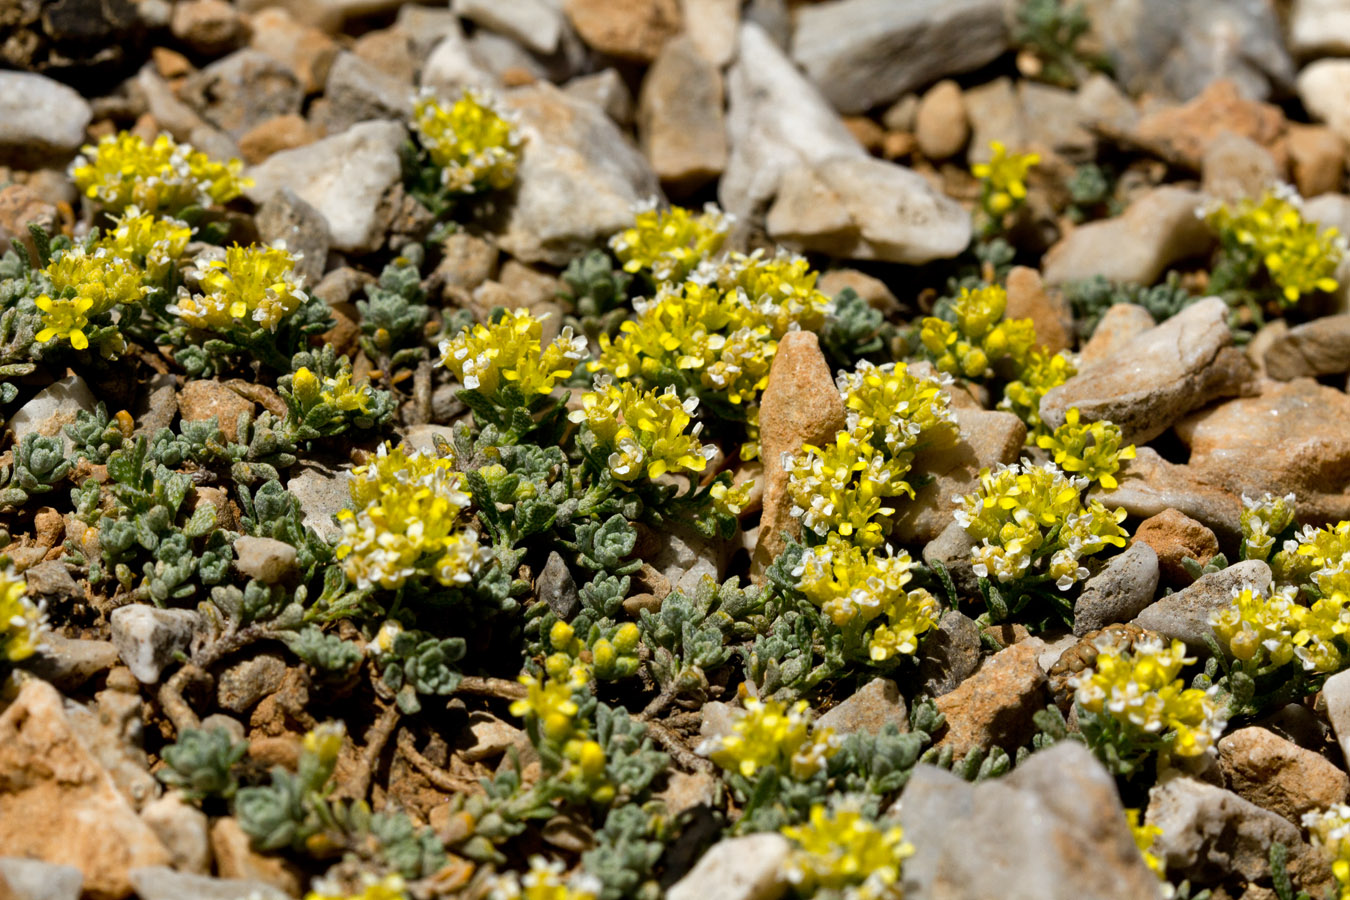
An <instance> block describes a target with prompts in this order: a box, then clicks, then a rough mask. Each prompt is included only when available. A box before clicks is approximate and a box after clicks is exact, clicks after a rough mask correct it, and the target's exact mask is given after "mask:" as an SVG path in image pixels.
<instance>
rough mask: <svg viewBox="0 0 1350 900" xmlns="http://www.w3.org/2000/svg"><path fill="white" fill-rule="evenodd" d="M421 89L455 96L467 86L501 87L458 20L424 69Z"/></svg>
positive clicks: (435, 49)
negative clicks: (471, 44)
mask: <svg viewBox="0 0 1350 900" xmlns="http://www.w3.org/2000/svg"><path fill="white" fill-rule="evenodd" d="M421 82H422V87H423V88H427V89H430V90H432V91H434V92H436V93H437V94H439V95H440V96H442V97H454V96H457V95H458V94H459V92H460V91H462V90H464V88H466V87H488V88H498V87H500V84H499V82H498V79H497V76H496V75H494V74H493V73H492V72H491V71H490V70H489V69H488V68H487V66H485V65H484V63H483V61H482V60H481V59H479V57H478V56H477V55H476V54H475V53H474V52H473V49H472V48H471V47H470V46H469V40H468V38H466V37H465V36H464V32H463V30H462V29H461V28H460V26H459V20H458V18H456V19H454V21H453V22H452V23H450V25H449V26H448V27H447V28H446V29H445V32H444V34H443V35H442V37H441V39H440V40H439V41H437V43H436V44H435V46H434V47H433V48H432V50H431V52H430V53H429V54H428V56H427V60H426V62H425V63H424V64H423V66H422V78H421Z"/></svg>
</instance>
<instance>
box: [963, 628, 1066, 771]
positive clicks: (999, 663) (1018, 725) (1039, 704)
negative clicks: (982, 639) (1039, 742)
mask: <svg viewBox="0 0 1350 900" xmlns="http://www.w3.org/2000/svg"><path fill="white" fill-rule="evenodd" d="M1035 643H1038V642H1032V641H1023V642H1022V643H1019V644H1013V645H1012V646H1010V647H1005V648H1004V649H1002V650H1000V651H999V652H998V653H996V654H994V655H993V656H992V657H990V658H989V659H988V660H986V661H985V663H984V665H982V666H981V667H980V668H979V670H978V671H976V672H975V674H973V675H971V676H970V677H969V678H967V679H966V680H965V681H963V682H962V683H961V684H960V686H958V687H957V688H956V689H955V690H953V691H951V692H949V693H946V694H943V695H942V696H941V697H939V698H938V699H937V708H938V711H939V712H941V713H942V714H943V715H944V716H946V717H947V730H946V732H945V733H943V735H942V736H941V738H940V739H939V740H938V742H937V746H939V747H951V748H952V754H953V756H955V757H956V758H958V759H960V758H961V757H963V756H965V755H966V754H967V753H969V752H970V751H971V750H975V749H977V748H981V747H983V748H985V749H988V748H990V747H1002V748H1003V749H1004V750H1006V751H1008V752H1009V753H1015V752H1016V751H1017V748H1018V747H1020V746H1022V745H1023V744H1025V743H1026V742H1027V741H1029V740H1030V739H1031V736H1032V735H1033V734H1034V733H1035V731H1036V726H1035V723H1033V722H1032V721H1031V716H1032V713H1035V712H1036V711H1038V710H1040V709H1043V708H1044V707H1045V703H1046V697H1045V683H1046V682H1045V672H1044V671H1043V670H1042V669H1041V666H1040V663H1039V662H1037V661H1036V654H1037V649H1038V648H1037V647H1036V646H1035Z"/></svg>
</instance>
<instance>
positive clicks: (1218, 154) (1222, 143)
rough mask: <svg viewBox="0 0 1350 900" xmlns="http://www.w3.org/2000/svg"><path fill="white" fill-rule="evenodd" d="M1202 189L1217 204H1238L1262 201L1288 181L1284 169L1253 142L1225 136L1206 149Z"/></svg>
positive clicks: (1211, 143) (1233, 135) (1213, 141)
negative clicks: (1250, 199) (1248, 199)
mask: <svg viewBox="0 0 1350 900" xmlns="http://www.w3.org/2000/svg"><path fill="white" fill-rule="evenodd" d="M1200 170H1201V171H1200V189H1201V190H1202V191H1204V192H1205V193H1206V194H1208V195H1209V196H1210V197H1213V198H1215V199H1217V200H1222V201H1224V202H1226V203H1234V202H1237V201H1238V200H1241V199H1243V198H1244V197H1259V196H1260V195H1261V194H1262V193H1263V192H1264V191H1266V190H1268V189H1270V188H1272V187H1274V186H1275V185H1277V184H1279V183H1280V182H1282V181H1283V180H1284V167H1283V166H1282V165H1280V164H1279V163H1278V162H1276V161H1275V157H1274V156H1273V155H1272V154H1271V153H1270V151H1269V150H1267V149H1266V148H1265V147H1262V146H1261V145H1260V144H1258V143H1256V141H1253V140H1252V139H1251V138H1245V137H1242V136H1240V135H1236V134H1228V133H1225V134H1221V135H1219V136H1218V137H1216V138H1215V139H1214V140H1212V141H1210V143H1209V146H1208V147H1206V148H1205V158H1204V160H1203V161H1202V162H1201V165H1200Z"/></svg>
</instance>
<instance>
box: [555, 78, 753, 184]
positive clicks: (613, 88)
mask: <svg viewBox="0 0 1350 900" xmlns="http://www.w3.org/2000/svg"><path fill="white" fill-rule="evenodd" d="M563 93H564V94H566V95H567V96H569V97H571V98H572V99H573V100H581V101H584V102H586V103H593V104H595V105H596V106H598V107H600V108H601V109H603V110H604V111H605V115H607V116H609V117H610V118H611V119H613V120H614V123H615V124H616V125H628V124H629V123H631V122H632V121H633V106H634V101H633V92H632V91H630V90H629V89H628V85H627V84H625V83H624V80H623V76H622V75H620V74H619V71H618V70H617V69H615V68H613V67H610V68H608V69H602V70H601V71H599V72H596V73H594V74H593V75H579V76H577V77H576V78H573V79H572V80H571V81H569V82H567V84H565V85H563ZM720 111H721V110H720V109H719V110H718V112H719V113H720ZM709 113H710V111H705V115H707V114H709ZM725 143H726V141H725V138H724V139H723V144H724V145H725ZM724 162H725V160H724Z"/></svg>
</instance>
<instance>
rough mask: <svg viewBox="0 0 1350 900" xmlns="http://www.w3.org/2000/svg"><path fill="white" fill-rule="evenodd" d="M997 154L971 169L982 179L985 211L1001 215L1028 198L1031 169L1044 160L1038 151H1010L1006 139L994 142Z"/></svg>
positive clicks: (991, 145)
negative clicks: (1036, 152) (1004, 142)
mask: <svg viewBox="0 0 1350 900" xmlns="http://www.w3.org/2000/svg"><path fill="white" fill-rule="evenodd" d="M989 146H990V147H991V148H992V149H993V151H994V156H993V158H992V159H990V160H989V162H987V163H977V164H975V165H973V166H971V167H970V172H971V174H972V175H974V176H975V177H976V178H978V179H980V202H981V204H982V205H983V206H984V208H985V211H986V212H988V213H989V214H990V215H993V216H1001V215H1003V214H1004V213H1006V212H1007V211H1008V210H1010V209H1012V208H1013V207H1014V206H1016V205H1018V204H1019V203H1021V202H1022V201H1024V200H1026V198H1027V183H1026V179H1027V172H1028V171H1030V170H1031V167H1032V166H1034V165H1036V164H1037V163H1039V162H1040V161H1041V158H1040V156H1039V155H1037V154H1035V153H1009V152H1008V148H1007V147H1006V146H1005V145H1004V144H1003V142H1002V141H990V143H989Z"/></svg>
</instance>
